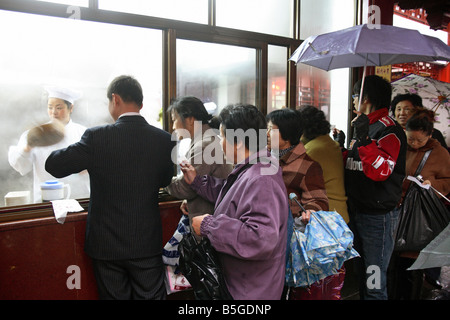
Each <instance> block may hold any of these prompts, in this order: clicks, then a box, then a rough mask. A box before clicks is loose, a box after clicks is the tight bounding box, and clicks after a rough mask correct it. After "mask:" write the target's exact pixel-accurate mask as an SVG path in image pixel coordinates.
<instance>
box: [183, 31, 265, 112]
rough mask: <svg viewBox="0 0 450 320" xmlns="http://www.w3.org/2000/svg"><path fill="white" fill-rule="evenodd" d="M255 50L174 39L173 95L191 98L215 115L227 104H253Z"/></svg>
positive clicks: (254, 94) (254, 92) (254, 93)
mask: <svg viewBox="0 0 450 320" xmlns="http://www.w3.org/2000/svg"><path fill="white" fill-rule="evenodd" d="M255 84H256V49H250V48H243V47H236V46H229V45H221V44H212V43H206V42H198V41H190V40H181V39H179V40H177V96H178V97H181V96H186V95H193V96H196V97H197V98H199V99H200V100H202V101H203V102H204V103H205V104H206V107H207V109H209V110H208V111H209V112H210V113H211V114H213V115H218V113H219V112H220V110H221V109H222V108H223V107H225V106H226V105H228V104H231V103H239V102H241V103H249V104H253V105H254V104H255V97H256V91H255Z"/></svg>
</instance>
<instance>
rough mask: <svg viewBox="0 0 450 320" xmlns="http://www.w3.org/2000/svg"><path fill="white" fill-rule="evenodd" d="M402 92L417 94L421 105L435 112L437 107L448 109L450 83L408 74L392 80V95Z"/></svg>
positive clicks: (449, 106)
mask: <svg viewBox="0 0 450 320" xmlns="http://www.w3.org/2000/svg"><path fill="white" fill-rule="evenodd" d="M404 93H414V94H418V95H419V96H420V97H421V98H422V103H423V106H424V107H426V108H428V109H431V110H433V111H435V112H436V111H437V109H438V108H439V107H441V108H443V109H446V110H447V111H450V83H447V82H442V81H439V80H435V79H432V78H428V77H422V76H419V75H417V74H410V75H407V76H406V77H403V78H401V79H399V80H396V81H393V82H392V97H395V96H396V95H398V94H404Z"/></svg>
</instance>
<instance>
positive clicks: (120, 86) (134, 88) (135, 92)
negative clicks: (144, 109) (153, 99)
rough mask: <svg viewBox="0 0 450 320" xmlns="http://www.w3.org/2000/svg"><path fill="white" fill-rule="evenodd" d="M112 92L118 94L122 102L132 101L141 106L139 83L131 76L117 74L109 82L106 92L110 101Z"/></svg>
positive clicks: (142, 98) (141, 97)
mask: <svg viewBox="0 0 450 320" xmlns="http://www.w3.org/2000/svg"><path fill="white" fill-rule="evenodd" d="M113 94H117V95H119V96H120V97H121V98H122V100H123V101H124V102H127V103H130V102H134V103H135V104H136V105H138V106H139V107H140V106H142V101H143V100H144V96H143V94H142V87H141V85H140V84H139V82H138V81H137V80H136V79H135V78H133V77H131V76H119V77H117V78H115V79H114V80H113V81H112V82H111V83H110V85H109V87H108V90H107V93H106V96H107V97H108V99H109V101H111V99H112V95H113Z"/></svg>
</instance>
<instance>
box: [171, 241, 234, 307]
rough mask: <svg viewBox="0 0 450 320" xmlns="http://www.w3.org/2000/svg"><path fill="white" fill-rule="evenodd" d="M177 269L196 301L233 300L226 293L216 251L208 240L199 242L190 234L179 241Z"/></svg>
mask: <svg viewBox="0 0 450 320" xmlns="http://www.w3.org/2000/svg"><path fill="white" fill-rule="evenodd" d="M178 249H179V251H180V260H179V267H180V270H181V272H182V273H183V275H184V276H185V277H186V278H187V279H188V281H189V283H190V284H191V286H192V289H193V290H194V294H195V298H196V299H197V300H233V297H232V296H231V294H230V293H229V292H228V289H227V286H226V284H225V280H224V278H223V274H222V269H221V265H220V261H219V258H218V256H217V252H216V250H215V249H214V248H213V246H212V245H211V243H210V242H209V240H208V238H206V237H204V238H202V240H201V241H200V242H198V241H197V239H195V237H194V235H193V234H192V233H188V234H186V235H185V236H184V237H183V240H181V242H180V244H179V247H178Z"/></svg>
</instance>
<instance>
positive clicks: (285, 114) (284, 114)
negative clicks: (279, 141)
mask: <svg viewBox="0 0 450 320" xmlns="http://www.w3.org/2000/svg"><path fill="white" fill-rule="evenodd" d="M266 119H267V122H269V121H271V122H272V123H273V124H275V125H276V126H277V127H278V130H279V132H280V135H281V138H283V140H286V141H289V142H290V143H291V145H296V144H298V143H299V141H300V137H301V136H302V133H303V132H302V131H303V130H302V124H301V122H300V121H301V119H300V115H299V113H298V111H296V110H292V109H280V110H274V111H272V112H271V113H269V114H268V115H267V117H266Z"/></svg>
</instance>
